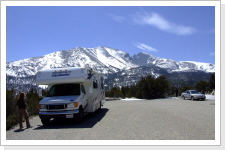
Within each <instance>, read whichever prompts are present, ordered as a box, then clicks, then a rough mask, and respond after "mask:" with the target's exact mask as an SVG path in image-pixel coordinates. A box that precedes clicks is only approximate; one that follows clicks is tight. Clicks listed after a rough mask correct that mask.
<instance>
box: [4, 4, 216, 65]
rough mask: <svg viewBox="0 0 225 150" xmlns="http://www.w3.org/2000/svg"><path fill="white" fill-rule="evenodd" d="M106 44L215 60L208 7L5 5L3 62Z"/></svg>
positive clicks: (182, 58)
mask: <svg viewBox="0 0 225 150" xmlns="http://www.w3.org/2000/svg"><path fill="white" fill-rule="evenodd" d="M97 46H106V47H111V48H115V49H118V50H122V51H125V52H127V53H129V54H130V55H131V56H132V55H134V54H137V53H139V52H147V53H149V54H151V55H153V56H157V57H162V58H167V59H172V60H176V61H198V62H206V63H213V64H215V8H214V7H213V6H142V7H141V6H65V7H64V6H50V7H49V6H7V7H6V61H7V62H10V61H15V60H20V59H25V58H30V57H37V56H43V55H46V54H49V53H52V52H56V51H59V50H69V49H72V48H75V47H86V48H93V47H97Z"/></svg>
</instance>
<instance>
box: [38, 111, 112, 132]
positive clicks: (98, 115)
mask: <svg viewBox="0 0 225 150" xmlns="http://www.w3.org/2000/svg"><path fill="white" fill-rule="evenodd" d="M108 111H109V109H107V108H102V109H101V111H99V112H94V113H90V114H87V115H85V116H84V119H83V121H82V122H81V123H77V122H76V120H75V119H62V120H54V119H53V120H51V122H50V125H48V126H43V125H38V127H37V128H34V130H42V129H67V128H92V127H94V126H95V124H97V123H98V122H99V121H101V120H102V118H103V117H104V116H105V115H106V113H107V112H108Z"/></svg>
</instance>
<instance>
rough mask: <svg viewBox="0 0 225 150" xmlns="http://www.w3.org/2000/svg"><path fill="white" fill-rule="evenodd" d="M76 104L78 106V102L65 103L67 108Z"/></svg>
mask: <svg viewBox="0 0 225 150" xmlns="http://www.w3.org/2000/svg"><path fill="white" fill-rule="evenodd" d="M77 106H78V103H77V102H75V103H69V104H67V107H68V108H74V107H77Z"/></svg>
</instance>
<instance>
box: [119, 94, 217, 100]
mask: <svg viewBox="0 0 225 150" xmlns="http://www.w3.org/2000/svg"><path fill="white" fill-rule="evenodd" d="M205 96H206V100H215V95H205ZM164 99H180V97H167V98H164ZM140 100H145V99H138V98H135V97H132V98H125V99H121V101H140Z"/></svg>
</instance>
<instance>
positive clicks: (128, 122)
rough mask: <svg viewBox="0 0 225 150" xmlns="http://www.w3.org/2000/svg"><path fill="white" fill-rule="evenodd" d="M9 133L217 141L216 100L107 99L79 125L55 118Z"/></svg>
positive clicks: (53, 137) (9, 136)
mask: <svg viewBox="0 0 225 150" xmlns="http://www.w3.org/2000/svg"><path fill="white" fill-rule="evenodd" d="M30 122H31V124H32V126H33V128H30V129H25V130H24V131H21V132H18V130H17V129H18V126H16V127H15V128H14V129H11V130H9V131H7V132H6V140H215V101H211V100H206V101H191V100H183V99H179V98H178V99H157V100H139V101H107V102H106V103H105V105H104V106H103V107H102V110H101V111H100V112H96V113H93V114H89V115H87V116H86V117H85V119H84V121H83V122H82V123H80V124H77V123H75V122H73V121H71V120H60V121H59V120H56V121H55V120H53V121H52V122H51V125H50V126H48V127H45V126H43V125H42V123H41V120H40V119H39V117H38V116H36V117H34V118H32V119H31V120H30Z"/></svg>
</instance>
